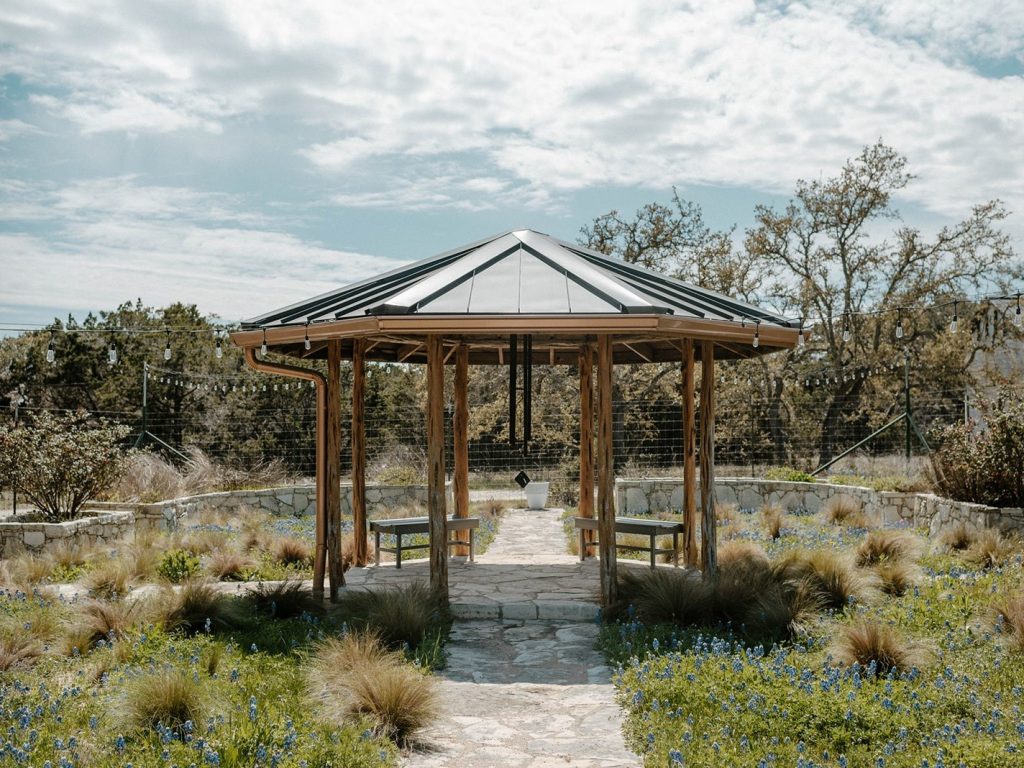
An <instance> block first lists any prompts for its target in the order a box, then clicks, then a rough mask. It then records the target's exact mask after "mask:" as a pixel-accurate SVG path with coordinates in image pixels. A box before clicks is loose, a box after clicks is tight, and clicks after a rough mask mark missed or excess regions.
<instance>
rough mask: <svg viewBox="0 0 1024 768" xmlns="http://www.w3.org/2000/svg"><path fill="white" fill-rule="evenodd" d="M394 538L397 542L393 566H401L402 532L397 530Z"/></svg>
mask: <svg viewBox="0 0 1024 768" xmlns="http://www.w3.org/2000/svg"><path fill="white" fill-rule="evenodd" d="M395 538H396V539H397V540H398V543H397V544H395V568H401V567H402V532H401V531H399V532H398V533H396V534H395Z"/></svg>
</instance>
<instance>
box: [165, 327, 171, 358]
mask: <svg viewBox="0 0 1024 768" xmlns="http://www.w3.org/2000/svg"><path fill="white" fill-rule="evenodd" d="M170 359H171V332H170V331H168V332H167V343H166V344H164V360H170Z"/></svg>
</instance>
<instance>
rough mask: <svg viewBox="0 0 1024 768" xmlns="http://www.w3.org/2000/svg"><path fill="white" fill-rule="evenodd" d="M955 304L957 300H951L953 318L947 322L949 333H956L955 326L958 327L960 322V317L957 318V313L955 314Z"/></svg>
mask: <svg viewBox="0 0 1024 768" xmlns="http://www.w3.org/2000/svg"><path fill="white" fill-rule="evenodd" d="M957 304H958V302H956V301H954V302H953V320H952V321H951V322H950V324H949V332H950V333H956V330H957V328H959V327H960V322H959V320H960V318H958V317H957V315H956V305H957Z"/></svg>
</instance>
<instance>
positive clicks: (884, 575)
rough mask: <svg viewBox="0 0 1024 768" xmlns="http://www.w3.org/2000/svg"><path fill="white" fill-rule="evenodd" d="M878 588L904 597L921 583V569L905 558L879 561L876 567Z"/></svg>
mask: <svg viewBox="0 0 1024 768" xmlns="http://www.w3.org/2000/svg"><path fill="white" fill-rule="evenodd" d="M874 572H875V576H877V577H878V588H879V589H880V590H881V591H882V593H883V594H886V595H889V596H890V597H903V595H905V594H907V592H909V591H910V590H912V589H913V588H914V587H916V586H918V584H920V583H921V569H920V568H918V567H917V566H916V565H915V564H914V563H910V562H906V561H904V560H891V561H886V562H881V563H878V565H876V566H875V567H874Z"/></svg>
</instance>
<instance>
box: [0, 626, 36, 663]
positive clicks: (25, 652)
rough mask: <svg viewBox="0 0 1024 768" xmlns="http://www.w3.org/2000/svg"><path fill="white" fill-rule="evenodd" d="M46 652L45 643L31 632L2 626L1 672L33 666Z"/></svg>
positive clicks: (0, 629) (0, 636)
mask: <svg viewBox="0 0 1024 768" xmlns="http://www.w3.org/2000/svg"><path fill="white" fill-rule="evenodd" d="M44 652H45V649H44V646H43V643H42V642H40V641H39V639H38V638H36V637H34V636H33V635H32V634H31V633H29V632H25V631H20V632H19V631H16V630H15V629H14V628H13V627H2V628H0V672H9V671H10V670H12V669H18V668H27V667H31V666H32V665H33V664H35V663H36V662H37V661H38V660H39V657H40V656H42V655H43V653H44Z"/></svg>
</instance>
